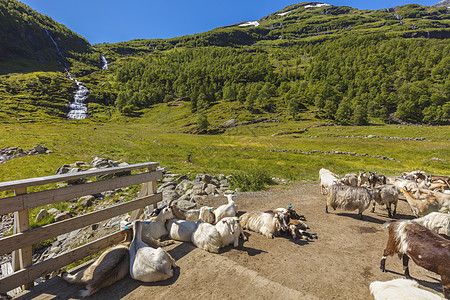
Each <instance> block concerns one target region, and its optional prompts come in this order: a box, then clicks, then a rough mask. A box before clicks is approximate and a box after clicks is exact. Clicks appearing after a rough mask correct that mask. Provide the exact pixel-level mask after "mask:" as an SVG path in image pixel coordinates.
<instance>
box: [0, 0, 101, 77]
mask: <svg viewBox="0 0 450 300" xmlns="http://www.w3.org/2000/svg"><path fill="white" fill-rule="evenodd" d="M0 28H1V30H0V74H6V73H11V72H17V71H19V72H23V71H44V70H47V71H49V70H62V69H64V68H65V67H70V66H72V64H73V63H74V62H76V61H81V59H80V58H81V56H89V55H92V53H93V49H92V47H91V45H90V44H89V42H88V41H87V40H85V39H84V38H83V37H81V36H79V35H78V34H76V33H74V32H73V31H71V30H69V29H68V28H67V27H65V26H64V25H62V24H59V23H57V22H55V21H53V20H52V19H51V18H49V17H47V16H44V15H42V14H39V13H37V12H36V11H33V10H32V9H31V8H29V7H28V6H26V5H24V4H22V3H20V2H18V1H16V0H2V1H1V2H0ZM55 43H56V44H55ZM98 60H99V62H98V64H100V57H99V56H98ZM90 63H91V62H88V64H90Z"/></svg>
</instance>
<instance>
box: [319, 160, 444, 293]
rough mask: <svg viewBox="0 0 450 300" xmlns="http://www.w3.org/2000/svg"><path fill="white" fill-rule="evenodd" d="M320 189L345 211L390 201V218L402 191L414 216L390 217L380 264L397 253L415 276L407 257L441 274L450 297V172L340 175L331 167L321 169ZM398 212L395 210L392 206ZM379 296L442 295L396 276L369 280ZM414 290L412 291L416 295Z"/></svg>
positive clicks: (328, 202)
mask: <svg viewBox="0 0 450 300" xmlns="http://www.w3.org/2000/svg"><path fill="white" fill-rule="evenodd" d="M319 177H320V188H321V192H322V194H324V195H327V203H326V207H325V211H326V213H328V208H329V207H332V208H333V209H336V208H340V209H343V210H348V211H353V210H358V214H359V216H360V218H361V219H363V215H362V213H363V212H364V211H365V210H366V209H367V208H368V207H369V206H370V204H373V208H372V212H374V210H375V203H378V204H380V205H386V209H387V212H388V217H393V216H395V214H396V210H397V203H398V201H399V195H400V194H401V193H402V194H403V195H404V197H405V200H406V201H407V202H408V204H409V206H410V208H411V211H412V213H413V214H414V216H415V217H420V218H416V219H413V220H396V221H393V222H387V223H386V224H385V225H386V227H387V228H388V232H389V236H388V241H387V245H386V248H385V249H384V252H383V257H382V259H381V263H380V269H381V271H383V272H385V271H386V268H385V265H386V258H387V257H388V256H390V255H394V254H398V255H399V257H400V258H401V259H402V260H403V269H404V274H405V276H406V278H408V279H411V276H410V274H409V268H408V262H409V259H412V260H413V261H414V262H415V263H416V264H417V265H419V266H421V267H423V268H425V269H427V270H429V271H432V272H434V273H436V274H439V275H440V276H441V282H442V288H443V292H444V296H445V298H447V299H449V298H450V214H449V212H450V193H449V192H450V189H449V188H450V177H446V176H432V175H430V176H427V175H426V174H425V172H423V171H414V172H409V173H406V172H405V173H403V174H402V176H399V177H386V176H384V175H381V174H376V173H374V172H369V174H367V173H365V172H360V173H358V174H355V173H352V174H346V175H345V176H344V177H343V178H339V176H337V175H336V174H334V173H333V172H331V171H330V170H327V169H324V168H322V169H321V170H320V171H319ZM392 205H394V211H393V212H391V206H392ZM370 290H371V293H372V294H373V295H374V297H375V299H377V300H381V299H440V297H439V296H437V295H435V294H432V293H430V292H427V291H423V290H419V288H418V285H417V283H416V282H414V281H411V280H399V279H395V280H392V281H388V282H373V283H372V284H371V285H370ZM411 295H414V297H413V298H408V297H411Z"/></svg>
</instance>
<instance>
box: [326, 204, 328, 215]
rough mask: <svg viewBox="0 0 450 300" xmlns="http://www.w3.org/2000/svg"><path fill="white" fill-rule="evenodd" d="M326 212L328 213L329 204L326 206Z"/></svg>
mask: <svg viewBox="0 0 450 300" xmlns="http://www.w3.org/2000/svg"><path fill="white" fill-rule="evenodd" d="M325 212H326V213H328V205H326V206H325Z"/></svg>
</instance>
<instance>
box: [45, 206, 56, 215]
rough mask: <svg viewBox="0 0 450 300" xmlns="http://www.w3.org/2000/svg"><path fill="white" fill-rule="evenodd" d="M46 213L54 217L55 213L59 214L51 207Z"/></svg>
mask: <svg viewBox="0 0 450 300" xmlns="http://www.w3.org/2000/svg"><path fill="white" fill-rule="evenodd" d="M48 213H49V214H52V215H56V214H57V213H59V210H57V209H56V208H54V207H53V208H50V209H49V210H48Z"/></svg>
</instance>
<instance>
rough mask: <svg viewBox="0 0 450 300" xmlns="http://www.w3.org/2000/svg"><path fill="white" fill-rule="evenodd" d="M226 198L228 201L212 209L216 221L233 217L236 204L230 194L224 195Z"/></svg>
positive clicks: (235, 211)
mask: <svg viewBox="0 0 450 300" xmlns="http://www.w3.org/2000/svg"><path fill="white" fill-rule="evenodd" d="M225 196H226V197H227V198H228V203H227V204H224V205H221V206H219V207H218V208H216V209H215V210H214V215H215V217H216V223H217V222H219V221H220V220H221V219H223V218H225V217H234V216H236V213H237V205H236V203H235V202H234V201H233V196H235V195H232V194H228V195H225Z"/></svg>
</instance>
